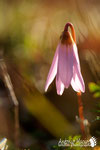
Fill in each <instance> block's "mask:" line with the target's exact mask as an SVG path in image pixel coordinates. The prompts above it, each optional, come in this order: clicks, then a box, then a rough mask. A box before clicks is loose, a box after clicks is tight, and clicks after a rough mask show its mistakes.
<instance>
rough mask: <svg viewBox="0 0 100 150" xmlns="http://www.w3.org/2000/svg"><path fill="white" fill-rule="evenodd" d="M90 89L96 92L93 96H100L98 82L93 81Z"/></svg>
mask: <svg viewBox="0 0 100 150" xmlns="http://www.w3.org/2000/svg"><path fill="white" fill-rule="evenodd" d="M89 90H90V91H91V92H93V93H94V95H93V96H94V97H95V98H98V97H100V85H97V84H96V83H93V82H91V83H89Z"/></svg>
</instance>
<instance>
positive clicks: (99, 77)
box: [0, 0, 100, 150]
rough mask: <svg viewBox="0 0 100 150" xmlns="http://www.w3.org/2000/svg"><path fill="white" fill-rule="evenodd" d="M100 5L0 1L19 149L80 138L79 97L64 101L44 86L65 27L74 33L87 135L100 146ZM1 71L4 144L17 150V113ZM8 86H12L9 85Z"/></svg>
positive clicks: (71, 94)
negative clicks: (14, 98)
mask: <svg viewBox="0 0 100 150" xmlns="http://www.w3.org/2000/svg"><path fill="white" fill-rule="evenodd" d="M99 14H100V1H98V0H95V1H93V0H81V1H80V0H61V1H60V0H43V1H42V0H28V1H27V0H21V1H20V0H0V63H1V62H2V60H3V61H4V63H5V66H6V68H7V70H6V74H8V75H9V77H10V79H11V82H12V85H13V92H14V93H15V95H16V98H17V100H18V102H19V106H18V108H19V116H17V117H18V118H17V123H18V122H19V123H18V124H19V125H18V126H19V127H18V126H17V127H16V128H17V130H18V134H17V140H18V147H20V148H29V149H31V150H33V149H34V150H51V149H52V147H53V146H54V145H57V143H58V141H59V139H60V137H63V138H64V137H66V138H68V137H69V136H71V137H74V136H77V135H81V131H80V125H79V122H78V121H77V120H76V117H77V116H78V103H77V95H76V92H75V91H73V89H72V88H71V87H69V88H68V89H66V90H65V91H64V93H63V95H62V96H58V95H57V93H56V87H55V81H54V82H53V84H52V85H51V86H50V87H49V89H48V92H47V93H44V86H45V81H46V78H47V74H48V71H49V68H50V65H51V63H52V59H53V56H54V53H55V50H56V46H57V44H58V42H59V37H60V35H61V33H62V31H63V29H64V26H65V24H66V23H67V22H71V23H73V25H74V27H75V31H76V39H77V46H78V53H79V58H80V63H81V71H82V75H83V78H84V81H85V86H86V92H85V93H84V94H83V95H82V100H83V106H84V116H85V119H87V120H88V122H89V124H88V128H89V134H90V135H91V136H95V137H96V138H97V140H98V143H99V141H100V117H99V116H100V15H99ZM5 76H6V75H5V72H3V71H2V63H1V65H0V138H1V139H2V138H3V137H6V138H7V139H8V141H9V143H10V144H8V149H10V150H11V149H15V145H16V144H15V132H16V131H15V120H14V118H15V117H14V116H15V114H14V108H15V106H14V105H13V102H12V100H11V96H10V94H9V87H7V85H6V82H7V81H6V79H5ZM8 84H9V83H8Z"/></svg>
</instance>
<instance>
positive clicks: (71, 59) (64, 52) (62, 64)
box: [45, 23, 85, 95]
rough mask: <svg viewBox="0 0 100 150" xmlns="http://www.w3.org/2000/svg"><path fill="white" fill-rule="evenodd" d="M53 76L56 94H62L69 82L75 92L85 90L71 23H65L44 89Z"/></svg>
mask: <svg viewBox="0 0 100 150" xmlns="http://www.w3.org/2000/svg"><path fill="white" fill-rule="evenodd" d="M68 27H70V28H71V33H70V32H69V31H68ZM55 77H56V89H57V94H58V95H62V94H63V91H64V88H68V87H69V85H70V84H71V86H72V88H73V89H74V90H75V91H76V92H85V85H84V81H83V78H82V74H81V69H80V62H79V57H78V52H77V46H76V37H75V30H74V27H73V25H72V24H71V23H67V24H66V25H65V28H64V31H63V32H62V35H61V37H60V42H59V44H58V46H57V49H56V52H55V55H54V58H53V61H52V65H51V68H50V71H49V73H48V77H47V81H46V85H45V91H47V89H48V87H49V85H50V84H51V83H52V81H53V80H54V78H55Z"/></svg>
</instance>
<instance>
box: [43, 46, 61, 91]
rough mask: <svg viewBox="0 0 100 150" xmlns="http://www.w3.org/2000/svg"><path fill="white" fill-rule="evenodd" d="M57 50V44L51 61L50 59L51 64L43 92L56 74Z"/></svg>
mask: <svg viewBox="0 0 100 150" xmlns="http://www.w3.org/2000/svg"><path fill="white" fill-rule="evenodd" d="M58 50H59V45H58V46H57V49H56V52H55V55H54V58H53V61H52V65H51V68H50V71H49V73H48V77H47V81H46V84H45V92H46V91H47V89H48V87H49V85H50V84H51V82H52V81H53V80H54V78H55V76H56V74H57V66H58Z"/></svg>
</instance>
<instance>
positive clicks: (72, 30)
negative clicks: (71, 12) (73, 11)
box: [64, 22, 76, 43]
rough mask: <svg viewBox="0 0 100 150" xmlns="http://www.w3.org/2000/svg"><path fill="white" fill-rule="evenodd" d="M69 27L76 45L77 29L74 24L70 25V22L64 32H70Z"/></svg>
mask: <svg viewBox="0 0 100 150" xmlns="http://www.w3.org/2000/svg"><path fill="white" fill-rule="evenodd" d="M68 27H70V28H71V33H72V37H73V40H74V42H75V43H76V36H75V29H74V26H73V24H72V23H70V22H68V23H67V24H66V25H65V28H64V31H68Z"/></svg>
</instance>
